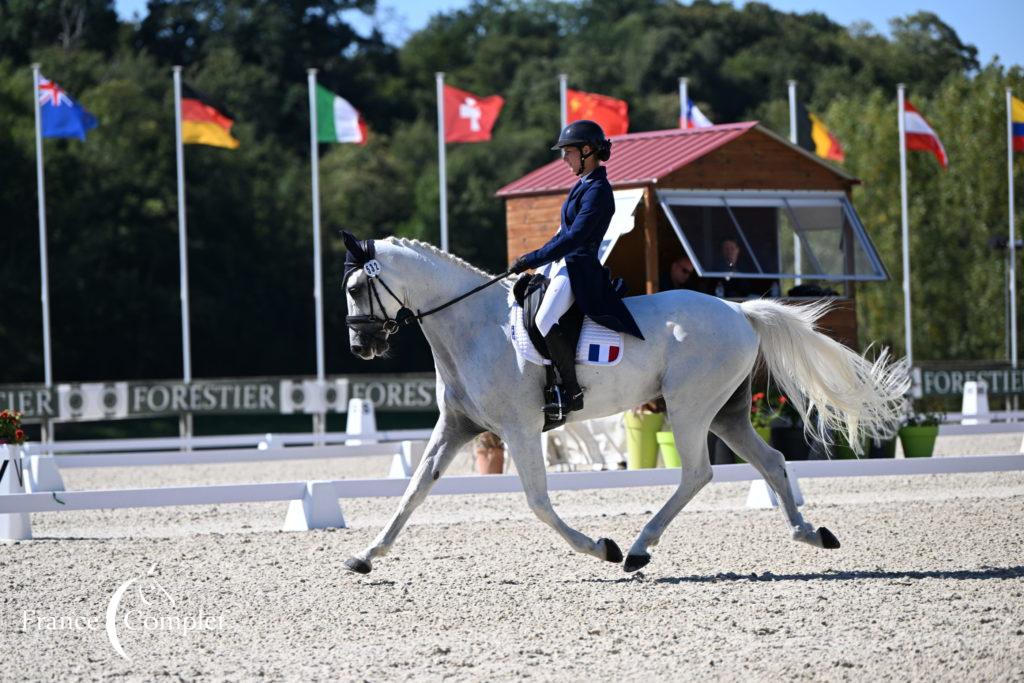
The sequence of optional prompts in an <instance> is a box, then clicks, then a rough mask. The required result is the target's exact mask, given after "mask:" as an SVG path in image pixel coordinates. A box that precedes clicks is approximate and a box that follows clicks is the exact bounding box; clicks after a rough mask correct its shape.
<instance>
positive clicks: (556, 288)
mask: <svg viewBox="0 0 1024 683" xmlns="http://www.w3.org/2000/svg"><path fill="white" fill-rule="evenodd" d="M548 273H549V275H548V277H550V278H551V282H550V283H549V284H548V291H547V292H545V293H544V300H543V301H542V302H541V304H540V310H539V311H537V329H539V330H540V333H541V334H542V335H544V336H545V337H546V336H547V335H548V332H550V331H551V328H552V327H554V326H555V323H557V322H558V320H559V318H561V317H562V316H563V315H565V314H566V313H567V312H568V310H569V309H570V308H571V307H572V303H573V301H575V298H573V295H572V287H571V286H570V284H569V271H568V270H566V267H565V261H564V260H561V261H557V262H555V263H553V264H551V267H550V268H549V269H548ZM550 273H554V275H550Z"/></svg>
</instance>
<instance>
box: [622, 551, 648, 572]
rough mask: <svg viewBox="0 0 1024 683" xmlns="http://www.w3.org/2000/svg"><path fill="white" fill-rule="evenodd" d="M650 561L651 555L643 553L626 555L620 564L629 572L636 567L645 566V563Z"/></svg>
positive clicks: (641, 567) (633, 570)
mask: <svg viewBox="0 0 1024 683" xmlns="http://www.w3.org/2000/svg"><path fill="white" fill-rule="evenodd" d="M650 561H651V556H650V555H647V554H644V555H627V556H626V562H625V564H623V565H622V568H623V569H624V570H625V571H627V572H629V573H632V572H635V571H636V570H637V569H643V568H644V567H646V566H647V563H648V562H650Z"/></svg>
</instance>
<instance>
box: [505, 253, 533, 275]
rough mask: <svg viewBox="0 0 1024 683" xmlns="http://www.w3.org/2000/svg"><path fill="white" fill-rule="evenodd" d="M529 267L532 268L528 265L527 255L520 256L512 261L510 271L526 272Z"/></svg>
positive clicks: (516, 272)
mask: <svg viewBox="0 0 1024 683" xmlns="http://www.w3.org/2000/svg"><path fill="white" fill-rule="evenodd" d="M529 269H530V267H529V266H528V265H526V257H525V256H520V257H519V258H517V259H516V260H515V261H514V262H513V263H512V265H511V266H509V268H508V270H509V272H511V273H515V274H518V273H523V272H526V271H527V270H529Z"/></svg>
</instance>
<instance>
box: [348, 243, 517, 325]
mask: <svg viewBox="0 0 1024 683" xmlns="http://www.w3.org/2000/svg"><path fill="white" fill-rule="evenodd" d="M341 235H342V239H343V240H344V242H345V246H346V247H347V248H348V253H346V254H345V274H344V276H343V277H342V283H343V284H344V283H347V282H348V279H349V278H350V277H351V276H352V275H354V274H355V273H357V272H358V271H359V270H360V269H361V270H362V271H363V272H364V273H366V283H367V285H366V286H367V288H368V289H369V290H370V293H369V299H370V314H369V315H350V316H348V317H347V318H346V321H345V324H346V325H347V326H348V328H349V329H350V330H352V331H354V332H357V333H366V332H369V333H371V334H377V333H380V332H383V333H384V334H386V335H392V334H394V333H395V332H398V331H399V330H400V329H401V328H402V327H404V326H406V325H411V324H412V323H414V322H419V321H420V320H423V319H424V318H426V317H427V316H428V315H431V314H433V313H437V312H438V311H440V310H443V309H445V308H448V307H449V306H451V305H452V304H455V303H458V302H459V301H462V300H463V299H465V298H466V297H468V296H470V295H471V294H476V293H477V292H479V291H480V290H481V289H484V288H485V287H490V286H491V285H493V284H494V283H495V282H497V281H498V280H501V279H503V278H505V277H507V276H508V275H510V274H511V271H510V270H506V271H505V272H504V273H502V274H501V275H498V276H496V277H495V278H493V279H491V280H489V281H487V282H485V283H484V284H482V285H480V286H479V287H474V288H473V289H471V290H469V291H468V292H465V293H464V294H460V295H459V296H457V297H455V298H454V299H450V300H449V301H446V302H445V303H443V304H441V305H440V306H437V307H436V308H432V309H430V310H429V311H424V312H420V311H417V312H416V313H413V312H412V311H411V310H410V309H409V307H408V306H406V305H405V304H404V303H402V300H401V299H399V298H398V296H397V295H396V294H395V293H394V292H393V291H391V288H390V287H388V285H387V283H386V282H384V278H382V277H381V276H380V275H381V271H382V270H383V269H382V268H381V265H380V261H378V260H377V259H376V258H375V257H376V251H377V250H376V247H375V246H374V243H373V240H362V241H360V240H357V239H356V238H355V237H354V236H353V235H352V234H351V233H349V232H347V231H342V233H341ZM378 282H379V283H380V285H381V287H383V288H384V291H386V292H387V293H388V294H389V295H391V298H392V299H394V300H395V302H396V303H397V304H398V306H399V308H398V312H397V313H396V314H395V317H394V318H392V317H391V316H390V315H388V312H387V310H386V309H385V308H384V302H383V301H381V298H380V292H379V291H378V290H377V283H378ZM374 300H376V302H377V306H379V307H380V312H381V315H383V316H384V317H380V316H378V315H376V314H375V313H374V306H373V302H374Z"/></svg>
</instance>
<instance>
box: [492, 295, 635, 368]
mask: <svg viewBox="0 0 1024 683" xmlns="http://www.w3.org/2000/svg"><path fill="white" fill-rule="evenodd" d="M508 325H509V330H510V333H511V334H510V336H511V340H512V346H514V347H515V349H516V353H517V354H518V355H519V356H520V357H521V358H523V359H524V360H528V361H530V362H531V363H534V364H535V365H551V361H549V360H548V359H547V358H544V357H543V356H542V355H540V353H539V352H538V351H537V349H536V347H535V346H534V345H533V342H531V341H530V335H529V334H527V333H526V328H525V327H524V326H523V307H522V306H520V305H519V304H512V307H511V309H510V310H509V314H508ZM622 348H623V347H622V333H620V332H615V331H613V330H609V329H608V328H607V327H603V326H601V325H598V324H597V323H595V322H594V321H593V320H591V319H590V318H584V319H583V329H582V331H581V332H580V342H579V344H578V345H577V346H576V362H577V363H579V364H580V365H618V364H619V361H621V360H622Z"/></svg>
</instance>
